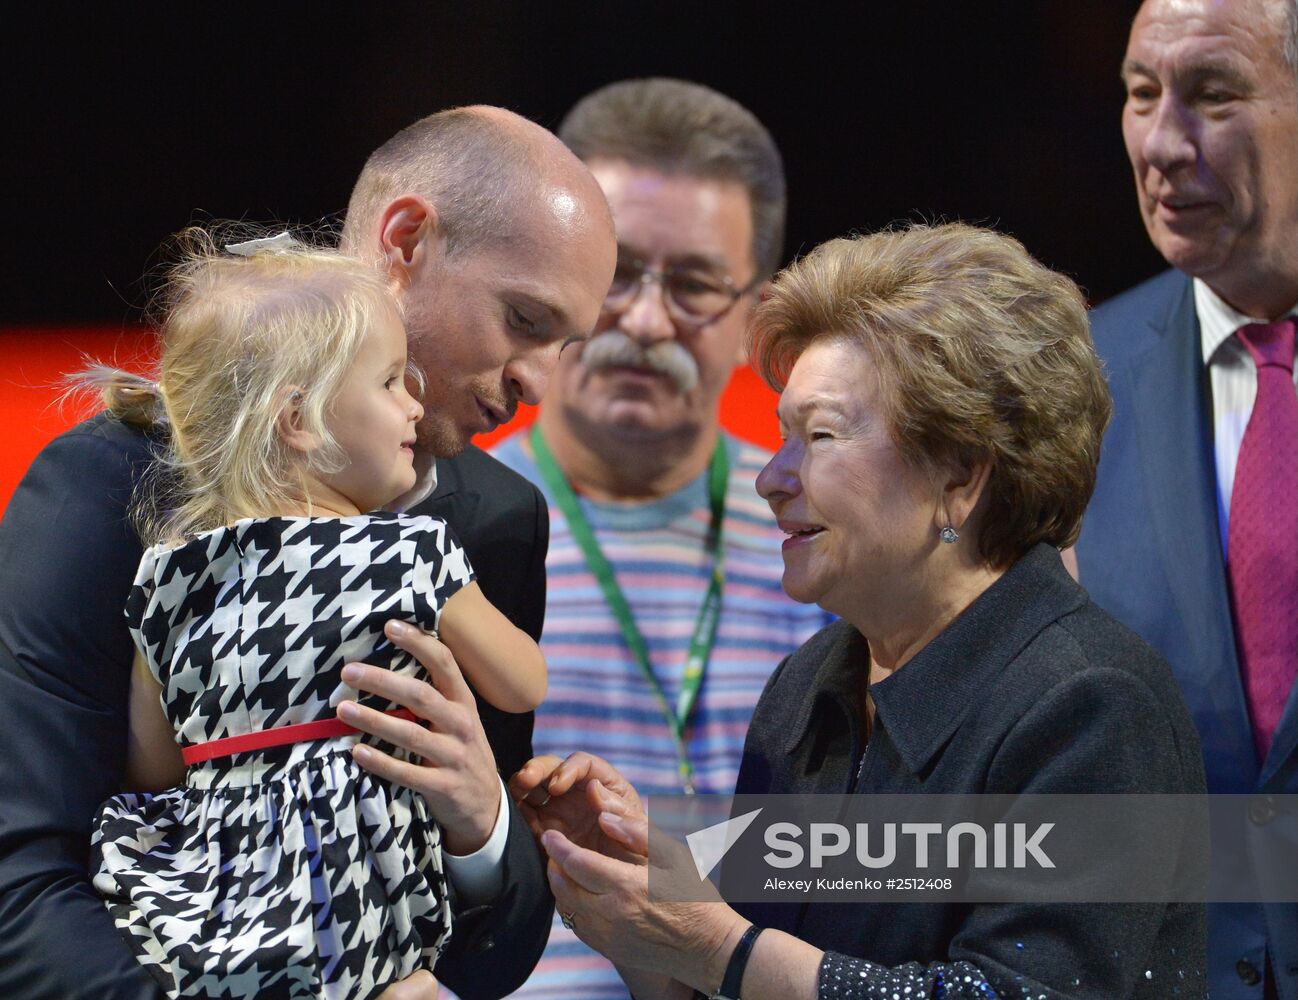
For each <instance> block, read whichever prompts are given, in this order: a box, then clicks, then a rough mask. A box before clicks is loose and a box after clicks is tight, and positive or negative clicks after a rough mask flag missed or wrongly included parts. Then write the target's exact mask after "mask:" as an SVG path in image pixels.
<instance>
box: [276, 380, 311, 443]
mask: <svg viewBox="0 0 1298 1000" xmlns="http://www.w3.org/2000/svg"><path fill="white" fill-rule="evenodd" d="M302 392H303V390H302V387H301V386H297V385H286V386H285V387H284V388H283V389H281V390H280V393H279V400H278V402H279V410H278V411H277V412H276V414H275V431H276V433H277V434H279V439H280V440H281V441H283V442H284V443H285V444H286V445H288V447H289V448H291V449H292V450H293V451H296V452H300V453H302V454H303V455H309V454H311V452H313V451H315V450H316V449H317V448H319V447H320V438H319V436H318V435H316V434H313V433H311V431H309V430H307V429H306V427H305V425H304V422H303V419H302V399H303V395H302Z"/></svg>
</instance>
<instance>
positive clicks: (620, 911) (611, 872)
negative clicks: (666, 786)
mask: <svg viewBox="0 0 1298 1000" xmlns="http://www.w3.org/2000/svg"><path fill="white" fill-rule="evenodd" d="M592 780H593V779H592ZM547 807H548V803H547ZM595 826H596V827H597V828H598V831H599V833H598V834H597V835H596V834H594V833H592V832H590V831H585V833H586V836H587V837H588V838H589V839H593V840H596V841H607V842H608V843H610V844H613V845H616V851H617V852H618V853H621V854H622V855H623V858H618V857H615V856H610V855H611V854H612V852H611V851H597V850H592V849H590V848H589V847H586V846H582V845H579V844H577V843H574V842H573V841H572V840H571V839H569V838H568V837H567V836H566V835H565V833H564V832H563V831H561V830H560V829H557V828H551V829H548V830H546V831H545V832H544V833H543V834H542V837H541V846H542V847H543V848H544V849H545V851H546V853H547V854H548V855H549V857H550V863H549V866H548V868H547V874H548V876H549V879H550V888H551V889H552V890H553V892H554V898H555V906H556V908H557V909H558V911H559V913H560V915H561V916H563V917H564V918H565V920H567V921H568V922H569V923H570V924H571V925H572V929H573V930H574V932H575V933H576V934H577V936H578V937H579V938H581V939H582V940H583V941H584V942H586V944H588V945H590V946H591V947H592V948H594V949H595V950H596V951H599V952H601V953H602V954H603V955H605V956H606V957H608V958H609V959H610V960H612V961H613V963H614V964H616V965H618V966H620V967H623V968H629V969H644V970H648V971H652V972H656V973H660V974H665V975H668V976H670V977H672V978H674V979H676V980H679V981H680V982H683V983H686V984H687V985H689V986H692V987H695V988H696V989H703V990H705V991H706V992H709V993H711V992H715V991H716V989H718V988H719V987H720V984H721V976H722V975H723V973H724V971H725V965H726V962H727V961H728V960H729V956H730V953H731V951H733V950H734V946H735V944H736V943H737V942H738V940H739V938H740V937H741V936H742V934H743V932H744V930H745V929H746V928H747V926H748V922H747V921H746V920H744V919H743V918H742V917H741V916H739V914H737V913H735V911H734V910H732V909H730V907H728V906H726V905H725V903H723V902H722V901H721V899H720V897H719V896H718V895H717V892H716V890H715V888H714V887H713V886H712V884H711V883H710V882H708V881H707V880H706V879H700V878H699V875H698V872H697V870H696V868H695V866H694V861H693V858H692V857H691V856H690V853H689V851H688V849H686V848H685V846H684V845H682V844H680V843H678V842H677V841H675V840H672V839H671V838H670V837H668V836H667V835H666V834H663V833H660V832H659V833H656V834H655V835H654V838H653V840H654V844H653V852H652V853H651V852H650V844H649V841H650V826H649V822H648V820H647V819H646V818H645V816H644V814H643V813H642V812H637V813H636V814H633V815H623V814H617V813H613V812H601V813H599V814H598V815H597V816H596V817H595ZM626 858H631V859H634V861H628V860H625V859H626ZM646 862H647V863H646ZM651 880H652V881H653V894H652V898H651V895H650V881H651Z"/></svg>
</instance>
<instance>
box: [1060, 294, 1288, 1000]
mask: <svg viewBox="0 0 1298 1000" xmlns="http://www.w3.org/2000/svg"><path fill="white" fill-rule="evenodd" d="M1091 329H1092V334H1093V336H1094V338H1095V346H1096V348H1097V350H1098V351H1099V353H1100V356H1101V357H1102V358H1103V359H1104V362H1105V366H1106V369H1107V374H1108V379H1109V389H1110V390H1111V391H1112V393H1113V410H1114V412H1113V423H1112V425H1111V426H1110V427H1109V429H1108V433H1107V434H1106V435H1105V437H1104V447H1103V451H1102V453H1101V457H1100V473H1099V481H1098V483H1097V485H1096V488H1095V494H1094V496H1093V497H1092V499H1091V504H1090V507H1089V508H1088V509H1087V512H1086V519H1085V522H1084V523H1083V526H1082V536H1081V539H1080V540H1079V542H1078V544H1077V560H1078V565H1079V568H1080V573H1081V581H1082V584H1083V585H1084V586H1085V587H1086V589H1087V590H1088V591H1089V592H1090V594H1091V597H1092V599H1093V600H1094V601H1095V602H1096V603H1097V604H1099V605H1100V606H1101V607H1102V608H1104V609H1105V610H1106V611H1108V612H1109V613H1111V614H1112V615H1114V616H1115V617H1117V618H1118V619H1119V620H1120V621H1122V622H1123V623H1125V624H1126V625H1128V626H1129V627H1131V628H1132V629H1134V630H1135V631H1136V632H1138V633H1140V635H1141V636H1143V637H1144V638H1145V640H1146V641H1148V642H1149V643H1150V644H1151V645H1153V646H1154V647H1155V648H1156V649H1157V650H1158V651H1159V652H1160V653H1162V654H1163V656H1164V657H1166V658H1167V661H1168V662H1169V663H1170V664H1171V665H1172V671H1173V673H1174V674H1175V676H1176V679H1177V682H1178V684H1179V686H1180V689H1181V693H1182V695H1183V696H1184V698H1185V701H1186V704H1187V705H1188V706H1189V709H1190V714H1191V715H1192V716H1193V717H1194V721H1195V724H1196V726H1197V727H1198V730H1199V738H1200V741H1201V742H1202V745H1203V760H1204V768H1205V770H1206V772H1207V777H1208V790H1209V791H1210V792H1214V793H1254V792H1260V793H1280V792H1285V793H1290V794H1292V793H1295V792H1298V687H1296V688H1295V690H1294V691H1293V692H1291V693H1290V697H1289V701H1288V704H1287V706H1286V708H1285V712H1284V716H1283V718H1282V719H1281V721H1280V726H1279V728H1278V729H1277V730H1276V734H1275V740H1274V742H1273V743H1272V746H1271V750H1270V753H1269V754H1268V755H1267V759H1266V760H1265V761H1261V762H1259V761H1258V759H1257V754H1256V751H1255V750H1254V747H1253V737H1252V734H1251V729H1250V725H1249V718H1248V709H1247V707H1246V704H1245V701H1244V690H1243V684H1242V682H1241V680H1240V672H1239V660H1238V658H1237V656H1236V651H1235V635H1234V627H1233V625H1232V621H1231V612H1230V602H1229V595H1228V592H1227V578H1226V567H1225V562H1224V560H1223V557H1222V550H1221V535H1220V529H1219V521H1218V516H1219V515H1218V509H1217V476H1216V465H1215V459H1214V454H1213V431H1212V411H1211V397H1210V387H1209V383H1208V378H1207V374H1206V371H1205V368H1204V365H1203V354H1202V348H1201V346H1200V341H1199V321H1198V317H1197V315H1196V313H1195V308H1194V291H1193V285H1192V283H1191V281H1190V279H1189V278H1188V277H1186V276H1185V275H1184V274H1182V273H1180V272H1179V271H1167V272H1165V273H1163V274H1161V275H1159V276H1158V277H1156V278H1153V279H1152V280H1150V281H1147V282H1145V283H1144V284H1142V285H1139V286H1137V287H1136V288H1133V289H1131V290H1130V291H1128V292H1126V293H1125V294H1123V295H1121V296H1119V297H1118V298H1116V299H1114V300H1112V301H1111V302H1108V303H1106V304H1105V305H1103V306H1101V307H1100V308H1098V309H1096V310H1095V311H1094V312H1093V313H1092V314H1091ZM1208 930H1209V984H1210V986H1211V988H1212V992H1213V996H1214V997H1261V996H1262V987H1261V985H1253V986H1248V985H1246V983H1245V981H1244V980H1248V979H1252V978H1253V977H1252V974H1251V972H1250V967H1251V969H1253V970H1256V971H1259V972H1260V971H1261V970H1262V969H1263V955H1264V952H1265V950H1266V949H1267V948H1268V946H1269V947H1270V949H1271V963H1272V966H1273V968H1274V969H1275V971H1276V974H1277V975H1276V985H1277V987H1278V988H1279V995H1280V997H1282V998H1284V1000H1298V906H1294V905H1291V904H1290V905H1283V906H1282V905H1269V906H1260V905H1255V906H1247V905H1231V906H1220V905H1216V906H1210V907H1209V910H1208ZM1241 961H1246V962H1248V963H1249V966H1241V965H1240V963H1241ZM1241 976H1242V977H1243V979H1242V978H1241Z"/></svg>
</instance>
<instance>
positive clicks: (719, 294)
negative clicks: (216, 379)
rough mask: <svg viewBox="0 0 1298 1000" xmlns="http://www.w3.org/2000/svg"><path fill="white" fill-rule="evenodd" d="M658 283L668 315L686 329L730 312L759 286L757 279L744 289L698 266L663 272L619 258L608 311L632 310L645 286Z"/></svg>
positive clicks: (607, 300)
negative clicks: (748, 293)
mask: <svg viewBox="0 0 1298 1000" xmlns="http://www.w3.org/2000/svg"><path fill="white" fill-rule="evenodd" d="M655 281H656V282H657V283H658V285H659V286H660V287H661V289H662V296H663V304H664V305H665V306H666V307H667V313H668V315H669V316H671V318H672V319H674V320H675V321H676V322H677V323H680V324H682V325H684V326H704V325H706V324H708V323H712V322H714V321H715V320H718V319H720V318H721V317H722V316H724V315H725V314H726V313H728V312H729V311H730V310H731V308H732V307H733V306H734V304H735V303H736V302H738V301H739V300H740V299H741V298H742V297H743V296H744V294H745V293H747V292H750V291H752V289H753V288H755V287H756V286H757V284H758V279H757V278H754V279H753V280H752V281H750V282H749V283H748V284H746V285H744V286H743V287H739V286H737V285H736V284H735V282H734V280H733V279H732V278H731V277H730V276H729V275H728V274H718V273H717V272H715V271H709V270H707V269H706V268H702V267H699V266H698V265H697V264H672V265H669V266H668V267H664V268H662V269H661V270H657V269H655V268H651V267H646V266H645V264H644V262H643V261H639V260H626V259H619V260H618V262H617V270H616V271H614V272H613V283H612V284H611V285H610V286H609V289H608V293H607V294H606V295H605V296H604V308H605V309H607V310H608V311H609V312H621V311H623V310H624V309H629V308H630V307H631V304H632V303H633V302H635V300H636V298H637V297H638V296H639V295H640V289H641V288H643V287H644V286H645V285H648V284H651V283H653V282H655Z"/></svg>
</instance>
